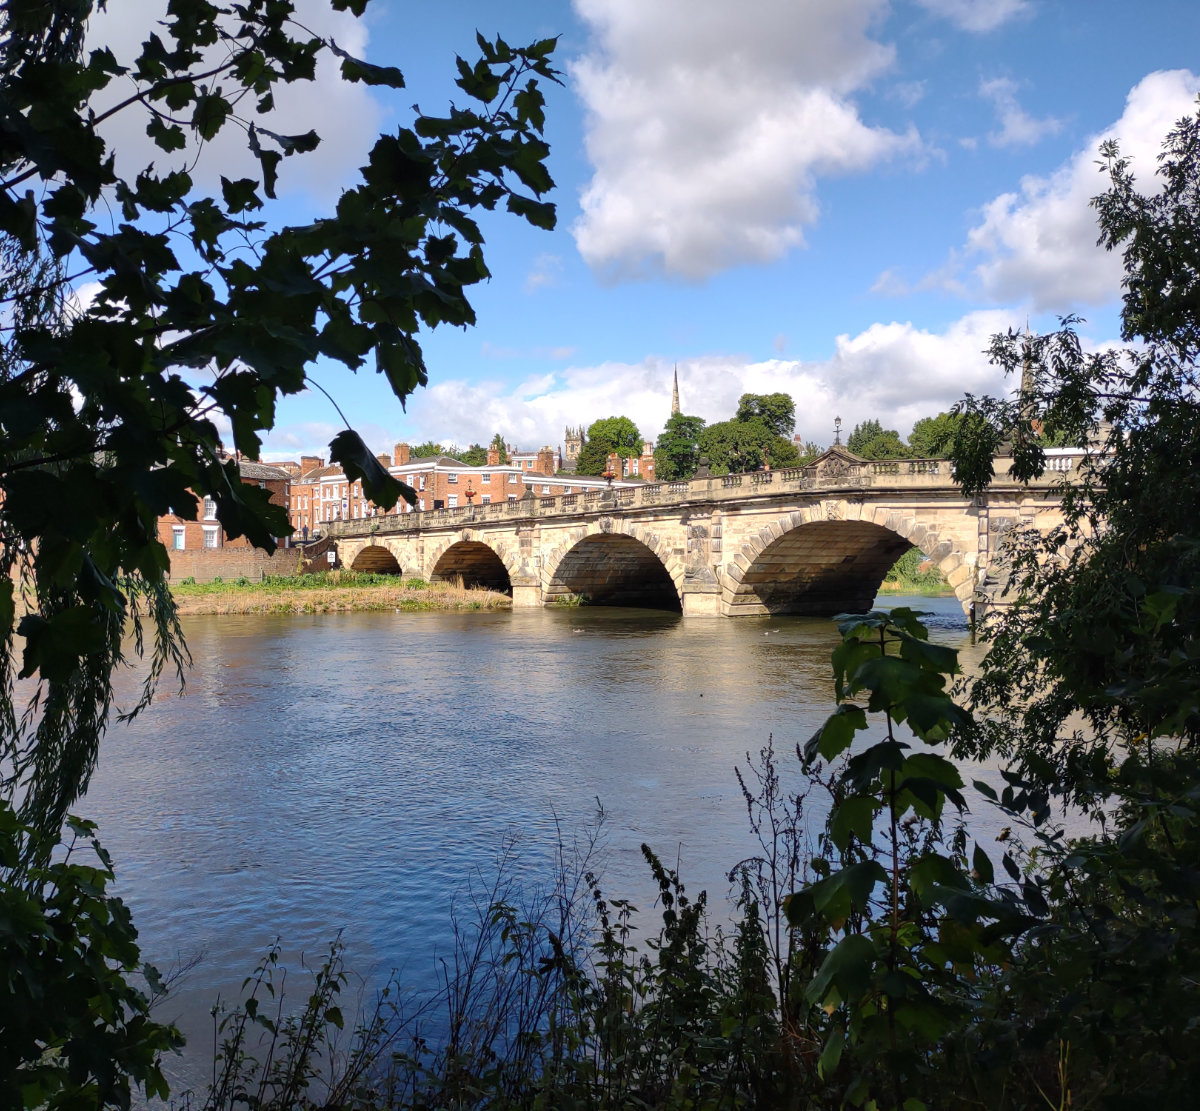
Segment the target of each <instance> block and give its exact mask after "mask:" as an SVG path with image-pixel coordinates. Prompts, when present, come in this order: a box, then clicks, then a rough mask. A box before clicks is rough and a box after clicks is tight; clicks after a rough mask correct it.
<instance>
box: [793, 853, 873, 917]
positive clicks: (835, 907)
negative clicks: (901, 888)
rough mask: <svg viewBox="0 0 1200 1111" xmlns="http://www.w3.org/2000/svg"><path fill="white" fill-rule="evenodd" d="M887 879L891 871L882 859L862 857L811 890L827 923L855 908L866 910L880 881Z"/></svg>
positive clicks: (815, 903)
mask: <svg viewBox="0 0 1200 1111" xmlns="http://www.w3.org/2000/svg"><path fill="white" fill-rule="evenodd" d="M887 880H888V874H887V872H886V871H885V869H884V867H883V865H882V864H880V863H879V861H877V860H860V861H858V862H857V863H855V864H848V865H847V866H846V867H845V868H843V869H842V870H841V871H840V872H834V873H833V875H831V876H827V877H826V878H825V879H823V880H818V881H817V882H816V883H814V884H811V885H810V886H809V890H810V891H811V892H812V898H813V905H814V907H815V908H816V910H817V912H818V913H819V914H821V915H822V916H823V917H824V918H825V920H826V921H827V922H830V923H837V922H842V921H844V920H845V919H846V918H847V917H849V915H850V913H851V912H852V911H862V910H865V909H866V906H867V903H868V901H869V900H870V898H871V893H872V892H873V891H874V890H875V886H876V884H880V883H886V882H887Z"/></svg>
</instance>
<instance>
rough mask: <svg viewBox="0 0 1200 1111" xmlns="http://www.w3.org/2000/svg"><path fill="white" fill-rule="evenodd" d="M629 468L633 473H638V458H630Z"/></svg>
mask: <svg viewBox="0 0 1200 1111" xmlns="http://www.w3.org/2000/svg"><path fill="white" fill-rule="evenodd" d="M629 470H630V473H631V474H637V473H638V461H637V460H636V459H630V460H629Z"/></svg>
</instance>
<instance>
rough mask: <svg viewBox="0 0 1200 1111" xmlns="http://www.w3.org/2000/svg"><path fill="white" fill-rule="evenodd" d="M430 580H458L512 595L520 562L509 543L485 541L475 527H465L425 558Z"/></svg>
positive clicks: (468, 584)
mask: <svg viewBox="0 0 1200 1111" xmlns="http://www.w3.org/2000/svg"><path fill="white" fill-rule="evenodd" d="M425 563H426V566H427V567H428V568H429V581H430V582H458V581H459V580H461V581H462V584H463V586H467V587H480V588H483V589H485V590H494V591H496V592H497V593H499V594H511V593H512V584H513V576H514V574H515V573H516V568H517V566H518V561H516V560H514V559H513V557H512V553H511V551H509V548H508V545H507V544H505V543H503V542H499V543H497V542H496V541H494V540H490V539H489V540H483V539H481V538H480V535H479V534H478V533H477V532H475V531H474V530H472V529H463V531H462V532H461V533H460V534H459V535H458V536H456V537H450V538H449V539H447V540H445V541H444V542H442V543H441V544H439V545H438V546H437V547H436V548H434V550H433V551H432V552H431V553H429V554H428V556H427V557H426V560H425Z"/></svg>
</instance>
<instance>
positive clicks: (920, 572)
mask: <svg viewBox="0 0 1200 1111" xmlns="http://www.w3.org/2000/svg"><path fill="white" fill-rule="evenodd" d="M879 593H880V594H916V595H918V596H920V597H922V598H941V597H944V596H945V595H947V594H953V593H954V591H953V590H952V589H951V588H950V584H949V583H948V582H946V577H945V576H944V575H943V574H942V573H941V571H939V570H938V569H937V568H936V567H935V566H933V564H932V563H926V560H925V556H924V554H923V553H922V552H921V550H920V549H919V548H910V549H909V550H908V551H907V552H905V553H904V555H902V556H901V557H900V558H899V559H898V560H896V562H895V564H893V566H892V569H891V570H890V571H889V572H888V573H887V577H886V578H885V579H884V581H883V584H882V585H881V586H880V587H879Z"/></svg>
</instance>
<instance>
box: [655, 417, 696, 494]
mask: <svg viewBox="0 0 1200 1111" xmlns="http://www.w3.org/2000/svg"><path fill="white" fill-rule="evenodd" d="M703 430H704V418H703V417H689V416H685V415H684V414H683V413H673V414H672V415H671V416H670V417H669V418H668V419H667V424H666V427H665V428H664V429H663V431H662V435H660V436H659V437H658V442H657V443H656V444H655V445H654V473H655V475H656V476H657V477H658V479H659V480H660V481H662V482H677V481H679V480H681V479H687V478H691V477H692V476H693V475H694V474H695V473H696V468H697V467H698V466H699V465H700V434H701V432H702V431H703Z"/></svg>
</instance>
